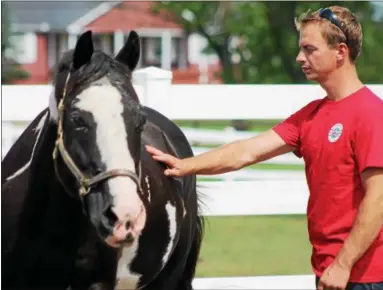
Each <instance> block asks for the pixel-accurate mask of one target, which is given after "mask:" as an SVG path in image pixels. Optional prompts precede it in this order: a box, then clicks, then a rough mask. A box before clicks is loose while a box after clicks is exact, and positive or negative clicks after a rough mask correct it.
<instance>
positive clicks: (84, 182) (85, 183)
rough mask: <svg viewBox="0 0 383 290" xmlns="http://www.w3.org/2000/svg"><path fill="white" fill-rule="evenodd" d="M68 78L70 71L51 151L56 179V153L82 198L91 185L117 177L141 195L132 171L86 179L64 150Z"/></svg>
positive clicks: (109, 171) (61, 101)
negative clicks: (78, 185) (123, 179)
mask: <svg viewBox="0 0 383 290" xmlns="http://www.w3.org/2000/svg"><path fill="white" fill-rule="evenodd" d="M69 78H70V71H69V73H68V75H67V78H66V80H65V85H64V90H63V95H62V98H61V100H60V102H59V104H58V118H57V139H56V144H55V148H54V150H53V160H54V166H55V171H56V174H57V176H58V178H59V179H60V175H59V173H58V168H57V156H58V152H60V155H61V157H62V159H63V160H64V162H65V164H66V166H67V167H68V169H69V170H70V171H71V172H72V174H73V176H74V177H75V178H76V180H77V181H78V182H79V184H80V188H79V193H80V196H82V197H83V196H86V195H87V194H88V193H89V192H90V188H91V186H92V185H94V184H96V183H98V182H100V181H103V180H105V179H109V178H112V177H117V176H127V177H129V178H130V179H132V180H133V181H134V182H135V183H136V185H137V188H138V190H139V192H140V194H142V193H143V191H142V188H141V184H140V177H138V176H137V175H136V173H135V172H133V171H132V170H129V169H112V170H108V171H106V172H102V173H99V174H97V175H96V176H93V177H87V176H85V175H84V174H83V173H82V171H81V170H80V169H79V168H78V167H77V165H76V163H75V162H74V161H73V159H72V158H71V156H70V155H69V153H68V151H67V150H66V148H65V146H64V139H63V124H62V122H63V115H64V100H65V97H66V94H67V85H68V82H69ZM140 166H141V165H140ZM140 169H141V168H140ZM61 183H62V184H63V186H64V187H65V185H64V183H63V182H62V181H61Z"/></svg>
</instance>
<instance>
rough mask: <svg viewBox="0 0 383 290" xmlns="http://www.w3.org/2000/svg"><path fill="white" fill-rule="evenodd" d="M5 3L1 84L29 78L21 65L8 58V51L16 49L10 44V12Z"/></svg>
mask: <svg viewBox="0 0 383 290" xmlns="http://www.w3.org/2000/svg"><path fill="white" fill-rule="evenodd" d="M8 10H9V9H8V7H7V5H6V3H5V2H1V19H2V23H1V35H2V42H1V67H2V68H1V82H2V83H3V84H9V83H12V82H13V81H14V80H20V79H26V78H28V77H29V75H28V73H27V72H25V71H24V70H23V69H22V68H21V66H20V64H19V63H17V62H16V61H15V60H13V59H11V58H9V57H7V56H6V54H7V51H8V50H12V49H14V48H13V46H12V44H11V42H10V36H11V33H10V18H9V11H8Z"/></svg>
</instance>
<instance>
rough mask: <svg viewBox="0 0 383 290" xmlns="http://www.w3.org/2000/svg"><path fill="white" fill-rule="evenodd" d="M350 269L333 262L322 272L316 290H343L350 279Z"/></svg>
mask: <svg viewBox="0 0 383 290" xmlns="http://www.w3.org/2000/svg"><path fill="white" fill-rule="evenodd" d="M350 273H351V268H349V267H346V266H343V265H340V264H339V263H337V262H335V261H334V262H333V263H332V264H330V266H328V267H327V269H326V270H325V271H324V272H323V275H322V277H321V278H320V280H319V283H318V290H344V289H346V286H347V283H348V280H349V278H350Z"/></svg>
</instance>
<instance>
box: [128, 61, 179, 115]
mask: <svg viewBox="0 0 383 290" xmlns="http://www.w3.org/2000/svg"><path fill="white" fill-rule="evenodd" d="M172 78H173V73H172V71H169V70H164V69H160V68H157V67H154V66H151V67H146V68H143V69H138V70H136V71H134V72H133V76H132V79H133V84H134V85H138V86H141V88H142V91H141V94H140V93H139V98H140V101H141V103H142V104H143V105H145V106H147V107H151V108H153V109H155V110H157V111H159V112H160V113H162V114H166V110H167V109H168V108H166V107H165V106H163V104H166V103H168V102H166V101H165V99H166V98H167V97H168V96H169V91H170V86H171V84H172Z"/></svg>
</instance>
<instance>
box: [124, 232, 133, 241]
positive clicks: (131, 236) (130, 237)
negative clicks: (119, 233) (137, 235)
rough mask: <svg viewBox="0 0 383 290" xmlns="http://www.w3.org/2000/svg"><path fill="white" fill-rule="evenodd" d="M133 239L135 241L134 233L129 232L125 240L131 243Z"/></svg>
mask: <svg viewBox="0 0 383 290" xmlns="http://www.w3.org/2000/svg"><path fill="white" fill-rule="evenodd" d="M133 241H134V238H133V235H132V233H129V234H128V235H127V236H126V239H125V242H126V243H128V244H131V243H133Z"/></svg>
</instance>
